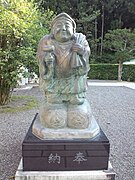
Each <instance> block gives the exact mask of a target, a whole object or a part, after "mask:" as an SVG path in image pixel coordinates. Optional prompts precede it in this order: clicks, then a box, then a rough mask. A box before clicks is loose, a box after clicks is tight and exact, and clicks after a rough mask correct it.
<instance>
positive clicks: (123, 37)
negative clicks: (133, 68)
mask: <svg viewBox="0 0 135 180" xmlns="http://www.w3.org/2000/svg"><path fill="white" fill-rule="evenodd" d="M104 48H105V50H109V51H110V52H111V53H114V57H115V59H116V61H117V62H118V63H119V68H118V80H119V81H121V77H122V62H124V61H126V60H128V59H130V58H131V57H132V56H133V52H134V49H135V32H134V31H131V30H130V29H115V30H109V31H108V33H106V34H105V39H104Z"/></svg>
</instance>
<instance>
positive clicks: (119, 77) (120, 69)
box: [118, 61, 123, 81]
mask: <svg viewBox="0 0 135 180" xmlns="http://www.w3.org/2000/svg"><path fill="white" fill-rule="evenodd" d="M122 68H123V64H122V62H121V61H119V65H118V81H122Z"/></svg>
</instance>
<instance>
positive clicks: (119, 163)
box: [0, 85, 135, 180]
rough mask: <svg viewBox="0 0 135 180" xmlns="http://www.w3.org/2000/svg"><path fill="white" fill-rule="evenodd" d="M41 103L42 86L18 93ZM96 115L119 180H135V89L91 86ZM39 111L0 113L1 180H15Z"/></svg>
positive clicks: (91, 100) (89, 94)
mask: <svg viewBox="0 0 135 180" xmlns="http://www.w3.org/2000/svg"><path fill="white" fill-rule="evenodd" d="M15 94H18V95H21V94H23V95H33V96H35V97H36V98H37V99H39V101H40V100H41V99H42V98H41V93H40V92H39V90H38V87H36V88H32V89H26V90H21V91H20V90H17V91H16V92H15ZM88 98H89V100H90V103H91V107H92V110H93V114H94V116H95V118H96V119H97V121H98V122H99V124H100V126H101V127H102V129H103V130H104V132H105V134H106V135H107V137H108V139H109V140H110V144H111V151H110V161H111V163H112V165H113V168H114V171H115V172H116V174H117V176H116V180H135V90H133V89H129V88H126V87H113V86H111V87H108V86H106V87H104V86H100V87H99V86H91V85H90V86H89V88H88ZM37 112H38V109H33V110H29V111H23V112H20V113H13V114H11V113H7V114H4V113H3V114H0V117H1V118H0V122H1V125H0V180H9V179H12V178H13V176H14V175H15V172H16V170H17V167H18V165H19V161H20V158H21V144H22V141H23V139H24V137H25V134H26V132H27V130H28V128H29V126H30V124H31V122H32V120H33V118H34V116H35V114H36V113H37Z"/></svg>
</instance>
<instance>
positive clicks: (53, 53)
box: [33, 13, 99, 139]
mask: <svg viewBox="0 0 135 180" xmlns="http://www.w3.org/2000/svg"><path fill="white" fill-rule="evenodd" d="M89 56H90V48H89V45H88V42H87V40H86V37H85V35H83V34H82V33H76V23H75V21H74V20H73V19H72V18H71V17H70V16H69V15H68V14H66V13H61V14H59V15H57V16H56V17H55V19H54V20H53V21H52V24H51V33H50V34H49V35H45V36H44V37H43V38H42V39H41V40H40V42H39V46H38V51H37V58H38V62H39V72H40V88H41V90H42V91H43V93H44V102H43V104H42V106H41V108H40V115H39V121H38V123H37V124H36V125H34V127H33V132H34V134H36V135H37V136H39V137H40V138H42V139H44V138H46V132H47V131H49V132H51V133H52V134H53V133H54V136H55V137H56V138H80V137H79V135H77V134H78V130H82V129H83V130H84V134H85V130H86V131H87V130H88V129H90V128H93V127H94V128H95V127H96V128H95V129H94V135H95V134H97V132H98V131H99V128H98V126H97V124H96V126H95V123H94V124H92V122H93V120H92V119H93V116H92V113H91V110H90V105H89V103H88V101H87V99H86V90H87V73H88V71H89V69H90V68H89ZM94 122H95V121H94ZM93 125H94V126H93ZM39 126H42V127H40V128H42V129H43V127H44V128H45V129H44V130H43V131H44V133H41V131H40V132H39V130H38V129H40V128H39ZM37 127H38V128H37ZM58 129H60V132H59V133H58V132H56V131H57V130H58ZM73 129H74V130H75V131H73ZM45 131H46V132H45ZM73 132H74V133H73ZM65 134H66V135H65ZM69 134H70V135H69ZM86 134H87V133H86ZM94 135H92V136H94ZM52 137H53V136H52ZM55 137H54V138H55Z"/></svg>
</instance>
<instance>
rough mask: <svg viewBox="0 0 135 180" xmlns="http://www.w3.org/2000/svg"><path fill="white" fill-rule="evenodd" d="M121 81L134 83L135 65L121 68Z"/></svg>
mask: <svg viewBox="0 0 135 180" xmlns="http://www.w3.org/2000/svg"><path fill="white" fill-rule="evenodd" d="M122 80H123V81H134V82H135V65H124V66H123V73H122Z"/></svg>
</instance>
